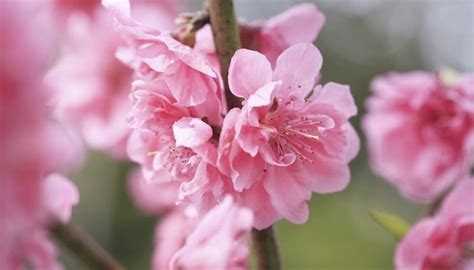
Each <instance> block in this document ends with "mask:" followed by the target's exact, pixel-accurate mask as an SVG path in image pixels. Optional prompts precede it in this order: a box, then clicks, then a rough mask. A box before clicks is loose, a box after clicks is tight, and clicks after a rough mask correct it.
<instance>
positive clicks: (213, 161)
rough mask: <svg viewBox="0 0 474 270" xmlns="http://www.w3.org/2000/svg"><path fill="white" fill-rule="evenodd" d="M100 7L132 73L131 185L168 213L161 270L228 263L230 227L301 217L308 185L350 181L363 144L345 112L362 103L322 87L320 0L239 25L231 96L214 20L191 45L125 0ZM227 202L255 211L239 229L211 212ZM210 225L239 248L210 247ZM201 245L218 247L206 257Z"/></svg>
mask: <svg viewBox="0 0 474 270" xmlns="http://www.w3.org/2000/svg"><path fill="white" fill-rule="evenodd" d="M132 4H133V3H132ZM103 5H104V6H105V7H106V8H107V9H108V10H109V11H110V12H111V14H112V15H113V16H114V18H115V27H116V29H117V31H118V32H119V33H120V34H121V35H122V37H123V39H124V40H125V42H126V44H127V46H123V47H121V48H120V49H119V50H118V51H117V57H118V58H119V59H120V60H121V61H122V62H123V63H124V64H126V65H128V67H129V68H130V69H132V70H133V72H134V73H133V78H134V79H133V82H132V87H131V88H132V92H131V99H132V103H133V105H132V108H131V110H130V113H129V117H128V120H129V125H130V126H131V127H132V131H131V134H130V137H129V139H128V143H127V153H128V157H129V158H130V160H132V161H134V162H136V163H138V164H139V165H140V168H139V169H138V170H137V171H135V172H134V173H133V174H132V175H131V178H130V181H129V188H130V191H131V194H132V196H133V198H134V199H135V202H136V204H137V206H138V207H140V208H141V209H143V210H144V211H145V212H148V213H150V214H158V213H166V216H165V219H164V221H162V222H161V223H160V225H159V226H158V227H157V231H156V235H157V243H156V246H157V247H156V250H157V251H156V254H157V255H156V256H155V258H154V265H155V268H157V269H162V268H166V267H167V266H168V264H170V265H171V266H173V265H174V266H175V267H178V268H180V267H181V268H184V269H195V268H198V269H209V267H211V268H213V264H214V263H215V264H216V265H220V266H219V267H217V268H216V269H229V267H230V268H232V267H231V266H229V264H228V263H229V261H228V258H229V256H231V258H234V259H235V260H237V258H240V255H243V254H246V253H247V252H246V251H245V252H244V250H240V248H239V250H237V249H236V246H235V245H231V244H230V243H232V242H236V241H240V240H238V239H237V238H236V237H237V236H239V237H240V235H241V233H238V234H236V235H234V236H232V235H228V234H229V231H228V230H232V231H233V230H235V228H234V226H238V227H239V228H242V229H244V230H246V231H248V230H249V229H250V227H252V226H254V227H255V228H257V229H264V228H267V227H269V226H271V225H272V224H273V223H274V222H276V221H277V220H279V219H281V218H285V219H287V220H289V221H291V222H294V223H298V224H301V223H304V222H305V221H306V220H307V219H308V207H307V204H306V201H307V200H309V199H310V198H311V195H312V192H318V193H330V192H337V191H341V190H343V189H344V188H345V187H346V186H347V185H348V183H349V180H350V172H349V168H348V163H349V162H350V161H351V160H352V159H353V158H354V156H355V155H356V154H357V152H358V150H359V138H358V136H357V134H356V133H355V131H354V129H353V128H352V126H351V124H350V123H349V121H348V119H349V118H350V117H352V116H354V115H355V114H356V113H357V108H356V106H355V104H354V100H353V98H352V95H351V93H350V90H349V87H348V86H346V85H340V84H337V83H327V84H325V85H322V84H319V79H320V70H321V67H322V62H323V60H322V56H321V53H320V52H319V50H318V49H317V48H316V47H315V46H314V45H313V44H311V43H310V42H312V41H313V40H315V39H316V37H317V35H318V33H319V31H320V30H321V27H322V25H323V23H324V16H323V15H322V13H320V12H319V10H318V9H317V8H316V7H315V6H313V5H310V4H303V5H299V6H297V7H295V8H294V9H291V10H289V11H287V12H285V13H283V14H281V15H278V16H277V17H275V18H273V19H270V20H269V21H266V22H264V21H259V22H255V23H251V24H246V23H242V27H241V37H242V41H243V46H244V47H245V48H246V49H241V50H238V51H237V52H236V53H235V55H234V56H233V58H232V61H231V66H230V70H229V77H228V81H229V86H230V89H231V91H232V93H225V92H224V87H223V81H222V78H221V75H220V67H219V64H218V61H217V55H216V53H215V49H214V43H213V39H212V35H211V30H210V27H209V25H206V26H204V27H203V28H202V29H201V30H199V31H198V32H197V33H196V40H195V46H194V47H191V46H188V45H187V44H184V43H183V42H182V41H181V40H180V38H179V36H177V35H175V33H174V32H169V31H164V30H163V29H162V28H156V27H153V26H149V25H146V24H143V23H141V22H139V21H138V20H137V19H135V18H139V16H135V15H133V14H132V13H131V7H130V3H129V2H128V1H103ZM290 21H291V22H292V23H289V22H290ZM309 23H311V27H308V28H305V29H306V30H305V31H298V34H296V33H295V28H297V27H299V26H301V25H304V24H309ZM290 25H291V26H290ZM226 94H227V95H228V94H233V95H235V96H236V97H238V98H241V99H242V104H241V106H242V107H241V108H234V109H232V110H229V107H228V105H227V104H226V101H225V100H226V99H225V95H226ZM229 196H230V197H229ZM231 201H233V203H231ZM176 204H177V206H175V205H176ZM231 205H235V206H231ZM231 207H232V208H236V207H240V208H241V209H242V210H239V211H244V212H249V213H252V215H250V214H236V215H238V216H240V215H245V216H248V217H250V216H253V218H252V221H250V218H245V219H244V220H248V222H244V224H243V225H245V226H243V227H240V225H238V224H239V223H240V222H243V221H239V223H237V224H231V223H232V222H231V223H229V224H228V222H229V221H227V220H224V218H222V219H220V218H218V217H217V216H218V215H217V214H213V213H217V212H222V211H224V210H218V209H227V210H225V211H226V212H229V211H231V210H229V208H231ZM236 211H237V210H236ZM226 215H232V216H234V214H231V213H226ZM228 218H229V219H230V220H232V219H239V220H240V219H243V218H242V217H241V218H238V217H237V216H234V217H228ZM211 219H212V221H211ZM212 222H214V223H216V224H219V225H220V227H219V229H222V230H223V234H227V235H226V236H224V235H220V234H219V235H216V241H222V245H221V247H224V246H225V245H227V243H229V248H231V249H232V251H231V250H229V251H227V249H226V248H221V249H219V250H212V249H213V248H215V247H209V249H208V248H207V247H206V246H207V244H205V243H211V242H213V241H214V240H213V237H210V235H208V233H205V232H204V230H208V229H203V228H205V227H208V226H209V224H210V223H212ZM234 223H235V222H234ZM203 224H206V225H203ZM226 224H228V225H226ZM228 226H231V227H229V228H228V229H226V228H227V227H228ZM232 228H234V229H232ZM193 230H194V232H192V231H193ZM194 234H196V236H193V235H194ZM205 235H208V236H209V237H207V236H205ZM222 237H225V238H222ZM184 239H187V240H186V244H185V245H184V246H183V243H184ZM203 241H204V242H203ZM207 241H208V242H207ZM201 245H204V246H203V247H200V246H201ZM198 247H199V248H200V249H201V248H202V252H203V253H207V254H211V253H212V254H219V256H217V255H216V256H217V257H216V261H214V262H212V261H209V260H206V261H202V258H199V257H198V255H196V254H201V253H200V252H198V253H196V248H198ZM178 249H180V251H178V252H177V253H176V254H175V255H173V256H172V254H174V252H176V251H177V250H178ZM191 251H193V252H194V253H195V254H193V255H192V256H191V255H190V253H189V252H191ZM236 252H237V253H236ZM183 254H187V256H184V255H183ZM231 254H240V255H239V256H237V255H231ZM213 256H214V255H213ZM245 257H246V256H245ZM234 259H232V263H235V264H236V265H241V262H239V263H238V264H237V262H236V261H234ZM239 261H240V259H239ZM224 262H226V263H224ZM208 263H212V265H209V264H208ZM241 266H242V267H245V265H241Z"/></svg>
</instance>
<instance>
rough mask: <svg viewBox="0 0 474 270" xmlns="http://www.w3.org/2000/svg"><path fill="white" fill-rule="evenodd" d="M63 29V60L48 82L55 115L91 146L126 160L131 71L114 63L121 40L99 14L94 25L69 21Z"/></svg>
mask: <svg viewBox="0 0 474 270" xmlns="http://www.w3.org/2000/svg"><path fill="white" fill-rule="evenodd" d="M66 29H67V30H68V34H65V37H64V44H65V45H64V48H63V55H62V56H61V57H60V58H59V60H58V62H57V63H56V65H55V66H54V67H53V68H52V70H51V71H50V72H49V74H48V77H47V82H48V84H49V85H50V86H51V87H52V89H53V90H54V93H53V94H54V99H53V101H54V106H55V110H56V112H55V113H56V115H57V116H58V118H60V119H61V120H63V121H65V122H67V123H69V124H70V125H72V126H74V127H75V128H77V129H78V130H79V132H80V134H81V135H82V137H83V138H84V140H85V141H86V142H87V144H88V145H89V146H91V147H93V148H96V149H102V150H107V151H108V152H109V153H111V154H113V155H114V156H116V157H121V158H125V157H126V155H125V148H126V147H125V146H126V141H127V138H128V135H129V133H130V128H129V127H128V124H127V121H126V116H127V113H128V111H129V110H130V107H131V105H130V101H129V99H128V95H129V93H130V89H131V82H132V75H133V70H132V69H130V68H129V67H127V66H126V65H124V64H122V63H121V62H120V61H118V60H117V59H116V58H115V51H116V50H117V48H118V46H119V45H121V44H122V41H121V38H120V35H118V34H117V33H115V32H114V31H113V26H112V19H110V18H109V15H108V14H107V13H106V12H104V11H101V10H98V11H97V12H96V13H95V18H94V20H91V19H89V18H88V17H85V16H75V17H72V18H71V19H70V20H69V21H68V27H67V28H66ZM91 37H94V38H91Z"/></svg>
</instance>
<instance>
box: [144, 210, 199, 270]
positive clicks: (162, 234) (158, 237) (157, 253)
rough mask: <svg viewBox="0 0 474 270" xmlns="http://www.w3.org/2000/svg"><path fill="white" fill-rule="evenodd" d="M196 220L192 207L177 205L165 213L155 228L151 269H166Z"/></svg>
mask: <svg viewBox="0 0 474 270" xmlns="http://www.w3.org/2000/svg"><path fill="white" fill-rule="evenodd" d="M197 222H198V220H197V216H196V213H195V212H194V211H193V209H192V207H190V208H183V207H178V208H175V209H174V210H173V211H171V212H170V213H169V214H167V215H165V216H164V217H163V218H162V219H160V222H159V223H158V226H157V227H156V230H155V239H154V240H155V242H154V244H155V250H154V252H153V262H152V269H153V270H165V269H166V270H168V269H169V264H170V261H171V258H172V257H173V255H174V254H175V253H176V252H177V251H178V250H179V249H181V248H182V247H183V246H184V244H185V241H186V237H188V235H189V234H190V233H191V232H192V231H193V230H194V228H195V227H196V224H197Z"/></svg>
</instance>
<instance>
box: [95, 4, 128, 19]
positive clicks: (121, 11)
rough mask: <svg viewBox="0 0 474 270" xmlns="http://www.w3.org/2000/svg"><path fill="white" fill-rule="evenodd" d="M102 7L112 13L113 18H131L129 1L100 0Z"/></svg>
mask: <svg viewBox="0 0 474 270" xmlns="http://www.w3.org/2000/svg"><path fill="white" fill-rule="evenodd" d="M102 5H103V6H104V7H105V8H106V9H108V10H110V11H112V12H113V13H114V15H115V16H119V17H124V18H129V17H131V14H130V1H129V0H102Z"/></svg>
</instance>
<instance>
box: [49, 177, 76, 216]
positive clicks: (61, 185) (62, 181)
mask: <svg viewBox="0 0 474 270" xmlns="http://www.w3.org/2000/svg"><path fill="white" fill-rule="evenodd" d="M42 194H43V204H44V205H45V208H46V209H48V211H49V212H50V213H51V214H52V215H53V216H54V217H55V218H57V219H58V220H59V221H61V222H63V223H67V222H68V221H69V220H70V219H71V210H72V206H74V205H76V204H78V203H79V191H78V190H77V187H76V186H75V185H74V184H73V182H72V181H70V180H69V179H67V178H66V177H64V176H62V175H59V174H51V175H49V176H48V177H46V179H45V180H44V182H43V191H42Z"/></svg>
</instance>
